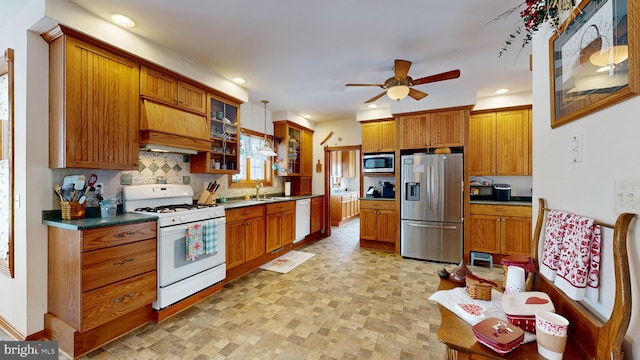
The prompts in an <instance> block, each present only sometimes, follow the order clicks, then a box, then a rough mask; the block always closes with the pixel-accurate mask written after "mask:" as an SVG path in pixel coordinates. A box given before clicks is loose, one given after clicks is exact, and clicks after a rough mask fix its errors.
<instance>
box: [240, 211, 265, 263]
mask: <svg viewBox="0 0 640 360" xmlns="http://www.w3.org/2000/svg"><path fill="white" fill-rule="evenodd" d="M244 225H245V238H244V240H245V261H250V260H253V259H255V258H258V257H260V256H262V255H264V253H265V239H264V236H265V234H264V219H263V218H262V217H256V218H251V219H247V220H245V222H244Z"/></svg>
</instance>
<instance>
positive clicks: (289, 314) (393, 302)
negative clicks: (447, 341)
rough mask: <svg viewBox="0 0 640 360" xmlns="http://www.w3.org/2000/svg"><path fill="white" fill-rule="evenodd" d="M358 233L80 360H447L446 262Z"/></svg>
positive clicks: (257, 274)
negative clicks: (377, 247) (443, 332)
mask: <svg viewBox="0 0 640 360" xmlns="http://www.w3.org/2000/svg"><path fill="white" fill-rule="evenodd" d="M358 231H359V223H358V221H357V220H356V221H352V222H350V223H348V224H345V225H343V226H341V227H339V228H333V234H332V236H331V237H329V238H326V239H323V240H320V241H317V242H315V243H312V244H309V245H306V246H304V247H302V248H300V249H298V250H299V251H305V252H311V253H314V254H316V255H315V256H314V257H312V258H311V259H309V260H308V261H306V262H305V263H303V264H302V265H300V266H298V267H297V268H295V269H294V270H292V271H291V272H289V273H288V274H279V273H275V272H270V271H266V270H260V269H257V270H255V271H253V272H251V273H250V274H248V275H246V276H244V277H242V278H240V279H238V280H236V281H233V282H231V283H229V284H227V285H226V286H225V288H224V289H223V290H222V291H221V292H219V293H217V294H215V295H213V296H211V297H209V298H208V299H206V300H204V301H202V302H200V303H198V304H196V305H194V306H193V307H191V308H190V309H188V310H186V311H184V312H182V313H180V314H178V315H176V316H174V317H172V318H170V319H168V320H166V321H164V322H162V323H160V324H148V325H146V326H144V327H142V328H140V329H137V330H135V331H133V332H132V333H130V334H128V335H126V336H124V337H122V338H120V339H117V340H115V341H113V342H111V343H109V344H107V345H105V346H103V347H102V348H100V349H98V350H96V351H93V352H91V353H89V354H87V355H86V356H84V357H82V358H81V359H100V360H102V359H105V360H106V359H108V360H112V359H135V360H140V359H197V360H204V359H292V360H294V359H295V360H298V359H323V360H325V359H326V360H328V359H443V358H444V346H443V345H442V344H441V343H440V342H439V341H438V339H437V337H436V332H437V330H438V324H439V322H440V313H439V311H438V307H437V305H436V304H435V303H432V302H431V301H428V300H427V298H428V297H429V295H430V294H431V293H433V292H434V291H435V290H436V288H437V286H438V282H439V279H438V276H437V271H438V270H440V269H442V267H443V265H442V264H437V263H430V262H426V261H418V260H409V259H403V258H402V257H400V256H398V255H395V254H391V253H387V252H381V251H372V250H366V249H360V247H359V243H358V234H359V233H358ZM454 267H455V266H454V265H447V268H448V269H450V270H451V269H453V268H454ZM471 269H472V271H474V273H476V274H478V275H479V276H483V277H485V278H491V279H501V278H502V271H501V269H498V268H497V267H494V269H493V270H489V269H488V268H486V267H478V266H476V267H471ZM0 333H1V332H0ZM2 336H6V334H0V340H1V339H2ZM60 358H61V359H68V358H67V357H66V356H64V355H61V357H60Z"/></svg>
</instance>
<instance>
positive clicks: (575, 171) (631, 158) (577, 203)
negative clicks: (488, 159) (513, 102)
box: [533, 31, 640, 359]
mask: <svg viewBox="0 0 640 360" xmlns="http://www.w3.org/2000/svg"><path fill="white" fill-rule="evenodd" d="M548 35H549V34H547V33H544V31H543V32H541V33H539V34H537V35H536V37H535V38H534V42H533V75H534V76H533V109H534V111H533V169H534V177H533V195H534V199H536V198H538V197H542V198H545V199H547V202H548V206H549V207H552V208H557V209H562V210H565V211H570V212H575V213H578V214H581V215H586V216H591V217H594V218H597V219H599V220H602V221H605V222H608V223H614V222H615V220H616V218H617V216H618V214H616V213H615V212H614V197H615V196H614V186H615V180H617V179H640V166H638V161H637V157H638V154H640V142H639V141H638V134H640V121H638V120H639V119H638V109H639V108H640V98H639V97H634V98H631V99H629V100H627V101H624V102H622V103H619V104H618V105H615V106H612V107H610V108H607V109H603V110H601V111H599V112H596V113H594V114H591V115H587V116H585V117H583V118H580V119H578V120H576V121H573V122H571V123H568V124H566V125H563V126H561V127H558V128H556V129H551V127H550V125H549V124H550V100H549V75H548V74H549V63H548V59H549V54H548V46H549V45H548V44H549V43H548V41H547V39H548V37H549V36H548ZM636 76H637V75H636ZM574 135H582V137H583V162H581V163H575V164H574V163H572V162H571V160H570V159H571V158H570V155H571V151H570V139H571V137H572V136H574ZM535 205H536V202H534V214H535V213H536V211H537V206H535ZM638 226H639V224H638V221H637V220H634V221H633V222H632V224H631V231H630V234H629V238H628V241H629V244H628V249H629V257H630V262H631V269H630V270H631V283H632V297H633V299H634V304H635V303H637V302H638V301H640V292H639V291H638V284H639V282H640V278H639V274H640V231H638ZM610 236H611V232H610V231H609V232H607V233H606V234H605V240H606V241H605V242H604V244H603V249H602V263H601V269H602V273H601V281H600V284H601V288H600V302H599V303H597V304H592V305H593V306H594V307H595V308H596V309H597V310H598V312H600V313H601V314H604V315H605V316H608V315H609V314H610V312H611V309H612V307H613V303H612V302H613V299H612V297H611V296H607V294H611V293H613V291H614V290H615V289H614V286H613V285H614V283H613V279H614V274H613V269H612V250H611V237H610ZM638 309H640V308H639V307H638V306H634V307H633V308H632V312H631V324H630V327H629V330H628V332H627V337H626V340H627V341H628V342H629V343H630V344H631V346H629V348H628V349H625V350H626V352H627V354H626V355H627V358H629V359H631V358H638V357H640V321H639V318H640V313H639V311H638ZM631 350H633V354H630V353H629V352H630V351H631Z"/></svg>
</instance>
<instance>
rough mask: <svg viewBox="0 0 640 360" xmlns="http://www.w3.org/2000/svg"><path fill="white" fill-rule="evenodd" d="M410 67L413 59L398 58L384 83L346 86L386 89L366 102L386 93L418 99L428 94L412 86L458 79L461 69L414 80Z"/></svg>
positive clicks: (396, 97)
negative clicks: (392, 73)
mask: <svg viewBox="0 0 640 360" xmlns="http://www.w3.org/2000/svg"><path fill="white" fill-rule="evenodd" d="M410 67H411V61H409V60H400V59H396V60H395V63H394V67H393V69H394V72H395V75H394V76H393V77H390V78H388V79H387V80H385V82H384V84H346V86H379V87H381V88H382V89H385V90H386V91H385V92H383V93H381V94H378V95H376V96H374V97H372V98H371V99H369V100H367V101H365V104H368V103H372V102H374V101H376V100H378V99H379V98H381V97H383V96H384V94H387V95H388V96H389V97H390V98H391V99H393V100H398V101H400V100H402V99H404V98H405V97H406V96H407V95H409V96H411V97H412V98H414V99H416V100H420V99H422V98H424V97H425V96H427V95H428V94H427V93H425V92H422V91H420V90H416V89H414V88H412V86H415V85H422V84H427V83H432V82H437V81H443V80H451V79H457V78H459V77H460V70H458V69H456V70H451V71H446V72H443V73H440V74H435V75H430V76H425V77H421V78H419V79H415V80H414V79H412V78H411V76H408V73H409V68H410Z"/></svg>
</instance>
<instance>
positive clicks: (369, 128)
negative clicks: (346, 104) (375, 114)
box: [362, 120, 396, 153]
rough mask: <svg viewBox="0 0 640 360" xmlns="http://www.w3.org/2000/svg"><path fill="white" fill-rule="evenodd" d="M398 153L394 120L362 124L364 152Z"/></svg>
mask: <svg viewBox="0 0 640 360" xmlns="http://www.w3.org/2000/svg"><path fill="white" fill-rule="evenodd" d="M393 151H396V122H395V121H394V120H387V121H377V122H368V123H364V124H362V152H365V153H375V152H393Z"/></svg>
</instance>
